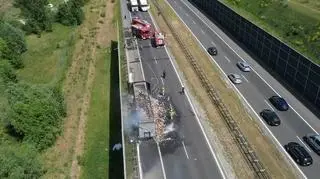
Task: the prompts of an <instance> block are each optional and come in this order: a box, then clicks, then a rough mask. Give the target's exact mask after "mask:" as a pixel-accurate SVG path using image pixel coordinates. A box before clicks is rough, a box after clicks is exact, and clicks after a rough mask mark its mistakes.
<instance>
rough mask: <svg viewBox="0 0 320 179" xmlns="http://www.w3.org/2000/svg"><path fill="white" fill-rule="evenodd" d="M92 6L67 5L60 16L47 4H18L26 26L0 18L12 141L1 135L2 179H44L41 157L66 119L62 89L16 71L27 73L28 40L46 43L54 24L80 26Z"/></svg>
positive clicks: (1, 69)
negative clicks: (28, 37) (29, 80)
mask: <svg viewBox="0 0 320 179" xmlns="http://www.w3.org/2000/svg"><path fill="white" fill-rule="evenodd" d="M87 1H88V0H69V1H64V2H63V3H61V4H60V5H59V7H58V8H57V9H56V10H55V9H54V8H51V7H50V6H48V4H49V3H48V0H15V2H14V5H15V6H16V7H18V8H20V9H21V15H22V16H23V18H24V19H25V23H23V24H21V23H17V22H6V21H5V20H4V19H3V18H1V17H0V97H2V96H3V97H4V98H5V101H6V105H5V106H4V107H3V108H0V119H1V122H2V124H3V125H2V126H1V127H2V128H3V130H0V131H5V133H6V134H8V136H10V139H9V138H8V137H7V138H6V137H3V135H2V134H1V132H0V165H1V167H0V178H39V177H40V176H41V175H43V174H44V173H45V169H44V168H43V167H42V165H41V161H40V160H39V159H38V156H37V155H38V153H39V152H41V151H43V150H45V149H47V148H48V147H50V146H52V145H53V144H54V142H55V140H56V138H57V136H58V135H59V134H60V133H61V126H62V122H63V118H64V117H65V116H66V110H65V103H64V97H63V94H62V91H61V89H60V87H59V86H58V85H34V84H29V83H26V82H24V81H20V80H19V79H18V78H17V74H16V70H17V69H19V68H23V61H22V58H21V55H22V54H23V53H24V52H26V51H27V50H28V47H27V43H26V39H25V36H26V35H29V34H38V35H39V37H41V33H42V32H44V31H45V32H50V31H52V30H53V28H52V24H53V23H61V24H63V25H67V26H76V25H80V24H81V23H82V22H83V20H84V12H83V10H82V7H83V6H84V4H85V3H86V2H87ZM35 68H36V67H35ZM12 139H13V140H12ZM12 141H15V142H12Z"/></svg>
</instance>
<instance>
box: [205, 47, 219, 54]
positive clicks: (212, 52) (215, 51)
mask: <svg viewBox="0 0 320 179" xmlns="http://www.w3.org/2000/svg"><path fill="white" fill-rule="evenodd" d="M207 51H208V53H209V54H210V55H217V54H218V50H217V48H216V47H209V48H208V49H207Z"/></svg>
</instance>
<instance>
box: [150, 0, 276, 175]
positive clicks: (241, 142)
mask: <svg viewBox="0 0 320 179" xmlns="http://www.w3.org/2000/svg"><path fill="white" fill-rule="evenodd" d="M153 2H154V5H155V7H156V8H157V10H158V11H159V14H160V15H162V17H163V19H164V21H165V23H166V24H167V25H168V27H169V29H170V30H171V32H172V35H173V37H174V38H175V39H176V40H177V41H178V43H179V45H180V47H181V49H182V51H183V52H184V53H185V56H186V58H187V59H188V61H189V63H190V64H191V66H192V67H193V69H194V71H195V72H196V74H197V76H198V77H199V79H200V81H201V84H202V85H203V87H204V88H205V89H206V91H207V94H208V95H209V97H210V100H211V102H212V103H213V104H214V105H215V106H216V107H217V109H218V111H219V113H220V115H221V116H222V118H223V119H224V120H225V122H226V124H227V126H228V128H229V131H231V134H232V136H233V137H234V139H235V141H236V143H237V146H238V147H239V149H240V151H241V152H242V154H243V156H245V158H246V160H247V162H248V163H249V165H250V166H251V168H252V169H253V171H254V172H255V174H256V177H257V178H262V179H270V178H271V176H270V174H269V172H268V171H267V170H266V169H265V168H264V166H263V164H262V163H261V162H260V160H259V158H258V156H257V155H256V153H255V152H254V150H253V148H252V147H251V145H250V144H249V142H248V141H247V139H246V138H245V137H244V135H243V133H242V132H241V130H240V129H239V127H238V124H237V123H236V121H235V120H234V119H233V117H232V116H231V114H230V112H229V110H228V108H227V107H226V106H225V104H224V103H223V101H222V100H221V98H220V96H219V94H218V92H217V90H216V89H215V87H214V86H213V85H212V83H210V81H209V80H208V78H207V76H206V74H205V73H204V71H203V70H202V68H201V67H200V66H199V64H198V63H197V61H196V60H195V58H194V57H193V55H192V54H191V52H190V50H189V49H188V48H187V46H186V45H185V43H184V42H183V40H182V38H181V37H180V35H179V33H178V32H177V31H176V29H175V28H174V26H173V25H172V24H171V21H170V20H168V19H167V17H166V16H165V13H164V11H163V7H162V6H161V5H160V4H159V3H158V2H157V1H156V0H153Z"/></svg>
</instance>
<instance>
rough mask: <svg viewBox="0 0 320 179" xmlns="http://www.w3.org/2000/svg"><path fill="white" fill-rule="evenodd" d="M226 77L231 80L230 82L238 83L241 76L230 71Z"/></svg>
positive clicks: (240, 81)
mask: <svg viewBox="0 0 320 179" xmlns="http://www.w3.org/2000/svg"><path fill="white" fill-rule="evenodd" d="M228 78H229V79H230V80H231V81H232V83H234V84H240V83H242V80H241V77H240V75H238V74H234V73H231V74H229V75H228Z"/></svg>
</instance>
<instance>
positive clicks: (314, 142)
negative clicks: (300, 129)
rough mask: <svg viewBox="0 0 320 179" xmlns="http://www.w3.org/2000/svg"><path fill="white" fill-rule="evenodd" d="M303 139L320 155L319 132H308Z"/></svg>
mask: <svg viewBox="0 0 320 179" xmlns="http://www.w3.org/2000/svg"><path fill="white" fill-rule="evenodd" d="M303 140H304V141H305V142H306V143H307V144H308V145H309V146H310V148H312V150H313V151H314V152H315V153H317V154H318V155H320V136H319V135H317V134H307V135H306V136H304V137H303Z"/></svg>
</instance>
